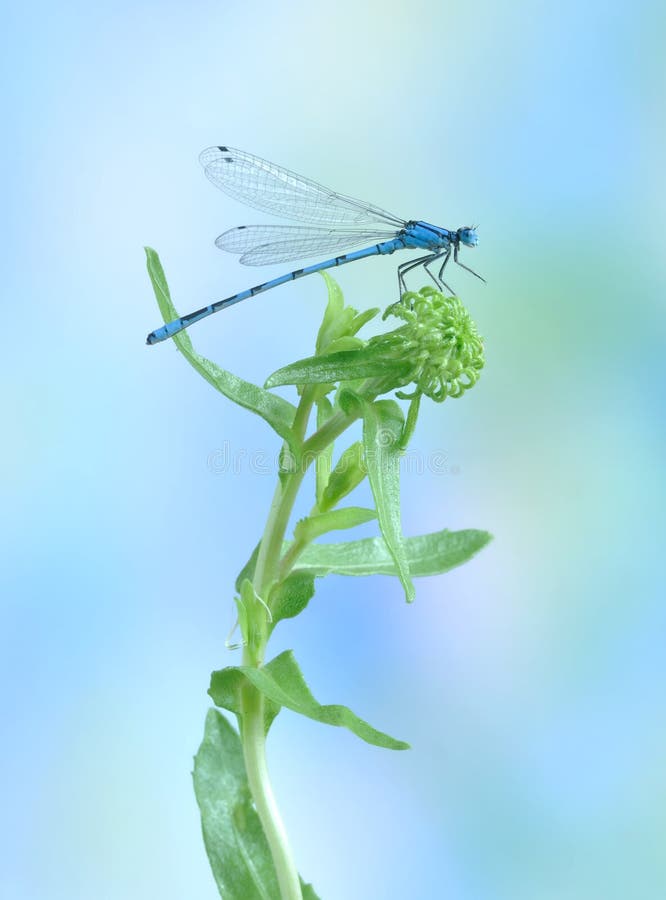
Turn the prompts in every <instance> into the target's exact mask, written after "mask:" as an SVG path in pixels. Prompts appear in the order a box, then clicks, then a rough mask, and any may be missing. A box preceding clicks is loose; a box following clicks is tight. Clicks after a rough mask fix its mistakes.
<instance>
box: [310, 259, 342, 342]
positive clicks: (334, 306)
mask: <svg viewBox="0 0 666 900" xmlns="http://www.w3.org/2000/svg"><path fill="white" fill-rule="evenodd" d="M321 276H322V278H323V279H324V281H325V282H326V288H327V290H328V303H327V304H326V310H325V312H324V318H323V319H322V322H321V325H320V327H319V333H318V335H317V343H316V345H315V346H316V349H317V353H321V351H322V350H323V349H324V348H325V347H326V346H327V345H328V344H329V343H330V342H331V341H332V340H335V338H336V337H337V336H338V332H337V329H336V323H337V321H338V320H339V318H340V316H341V315H342V311H343V309H344V307H345V300H344V297H343V296H342V290H341V289H340V285H339V284H338V283H337V281H336V280H335V279H334V278H333V277H332V276H331V275H329V273H328V272H321Z"/></svg>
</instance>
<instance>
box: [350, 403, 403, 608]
mask: <svg viewBox="0 0 666 900" xmlns="http://www.w3.org/2000/svg"><path fill="white" fill-rule="evenodd" d="M403 429H404V420H403V415H402V410H401V409H400V407H399V406H398V404H397V403H396V402H395V400H377V401H375V402H374V403H367V402H366V403H364V404H363V445H364V447H365V462H366V466H367V468H368V479H369V481H370V487H371V488H372V494H373V496H374V498H375V506H376V507H377V518H378V519H379V527H380V528H381V532H382V537H383V538H384V542H385V543H386V546H387V547H388V549H389V552H390V554H391V556H392V557H393V560H394V562H395V567H396V570H397V573H398V577H399V578H400V581H401V582H402V585H403V587H404V589H405V596H406V598H407V602H409V603H411V601H412V600H413V599H414V597H415V591H414V585H413V584H412V580H411V578H410V575H409V562H408V560H407V555H406V553H405V547H404V539H403V536H402V525H401V523H400V457H401V452H402V451H401V447H400V442H401V440H402V434H403Z"/></svg>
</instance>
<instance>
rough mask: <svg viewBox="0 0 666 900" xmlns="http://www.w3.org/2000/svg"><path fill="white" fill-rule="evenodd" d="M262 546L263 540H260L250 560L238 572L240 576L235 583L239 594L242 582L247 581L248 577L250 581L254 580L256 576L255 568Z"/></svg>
mask: <svg viewBox="0 0 666 900" xmlns="http://www.w3.org/2000/svg"><path fill="white" fill-rule="evenodd" d="M260 548H261V541H259V543H258V544H257V546H256V547H255V548H254V550H253V551H252V554H251V556H250V558H249V559H248V561H247V562H246V563H245V565H244V566H243V568H242V569H241V570H240V572H239V573H238V577H237V578H236V583H235V585H234V587H235V588H236V590H237V591H238V593H239V594H240V589H241V584H242V583H243V582H244V581H245V579H246V578H247V579H248V580H249V581H252V579H253V578H254V570H255V569H256V567H257V558H258V556H259V550H260Z"/></svg>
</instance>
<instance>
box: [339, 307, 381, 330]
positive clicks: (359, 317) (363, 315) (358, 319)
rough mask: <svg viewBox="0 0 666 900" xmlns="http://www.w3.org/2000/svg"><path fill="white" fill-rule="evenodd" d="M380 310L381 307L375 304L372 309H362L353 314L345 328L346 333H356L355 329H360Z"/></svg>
mask: <svg viewBox="0 0 666 900" xmlns="http://www.w3.org/2000/svg"><path fill="white" fill-rule="evenodd" d="M380 312H381V309H380V308H379V307H378V306H375V307H374V308H373V309H364V310H363V311H362V312H360V313H357V314H356V315H355V316H354V319H353V321H352V323H351V325H350V326H349V328H348V329H347V333H348V334H356V332H357V331H360V330H361V328H363V326H364V325H365V324H366V323H367V322H369V321H370V320H371V319H374V318H375V316H376V315H377V314H378V313H380Z"/></svg>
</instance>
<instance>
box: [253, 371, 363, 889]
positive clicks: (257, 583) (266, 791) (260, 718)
mask: <svg viewBox="0 0 666 900" xmlns="http://www.w3.org/2000/svg"><path fill="white" fill-rule="evenodd" d="M315 396H316V389H315V387H314V386H313V387H307V388H305V390H304V391H303V394H302V396H301V400H300V403H299V405H298V408H297V410H296V415H295V417H294V424H293V426H292V430H293V432H294V435H295V438H296V441H295V443H296V444H297V446H298V448H299V451H300V453H299V459H298V460H297V463H298V465H297V468H296V470H295V471H293V472H290V473H287V474H286V475H283V477H282V479H281V480H280V481H278V484H277V486H276V489H275V494H274V495H273V500H272V503H271V508H270V511H269V514H268V520H267V522H266V528H265V529H264V534H263V537H262V540H261V547H260V549H259V555H258V557H257V565H256V568H255V573H254V579H253V583H254V589H255V591H256V592H257V595H258V596H259V597H261V598H262V600H264V601H266V602H267V601H268V600H269V596H270V591H271V588H272V586H273V584H274V583H275V582H276V581H277V580H278V579H279V578H284V577H286V575H287V574H288V573H289V568H288V567H287V566H285V565H284V563H291V564H293V562H294V561H295V558H296V555H291V556H290V557H288V558H285V560H283V566H282V567H281V566H280V558H281V554H282V546H283V543H284V539H285V534H286V531H287V527H288V525H289V519H290V517H291V513H292V510H293V507H294V502H295V500H296V497H297V495H298V491H299V488H300V486H301V484H302V482H303V478H304V477H305V474H306V472H307V470H308V468H309V467H310V465H311V464H312V462H313V461H314V460H315V459H316V457H317V455H318V454H319V453H321V452H323V451H324V450H325V449H326V448H327V447H328V446H329V445H330V444H331V443H332V442H333V441H334V440H335V439H336V438H337V437H338V436H339V435H340V434H342V432H343V431H345V430H346V429H347V428H348V427H349V426H350V425H351V424H352V422H354V421H355V419H357V418H358V415H354V414H352V415H346V414H344V413H341V412H339V413H336V414H335V415H334V416H332V417H331V419H329V420H328V422H326V423H325V424H324V425H323V426H322V427H321V428H320V429H318V430H317V431H316V432H315V433H314V434H313V435H312V436H311V437H310V438H308V439H307V440H305V432H306V429H307V424H308V421H309V419H310V414H311V412H312V407H313V405H314V398H315ZM301 549H302V548H301ZM267 631H268V630H267V628H264V629H263V633H262V634H261V635H260V636H259V640H258V641H257V642H256V644H255V645H254V646H246V647H245V648H244V651H243V664H244V665H249V666H254V667H259V666H261V665H262V663H263V658H264V652H265V647H266V635H267ZM241 714H242V722H243V725H242V729H241V740H242V743H243V756H244V759H245V767H246V770H247V777H248V782H249V785H250V790H251V792H252V798H253V800H254V804H255V807H256V810H257V814H258V815H259V819H260V821H261V824H262V827H263V829H264V833H265V835H266V839H267V841H268V844H269V847H270V850H271V855H272V858H273V865H274V866H275V871H276V874H277V878H278V883H279V886H280V895H281V900H302V894H301V887H300V881H299V878H298V871H297V869H296V865H295V863H294V860H293V857H292V853H291V848H290V846H289V841H288V839H287V833H286V831H285V828H284V824H283V822H282V819H281V817H280V813H279V810H278V807H277V803H276V801H275V796H274V794H273V790H272V787H271V784H270V780H269V777H268V769H267V766H266V741H265V738H266V735H265V729H264V697H263V694H261V693H260V692H259V691H257V690H256V689H255V688H254V687H253V686H252V685H250V684H246V685H245V686H244V688H243V692H242V695H241Z"/></svg>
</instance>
